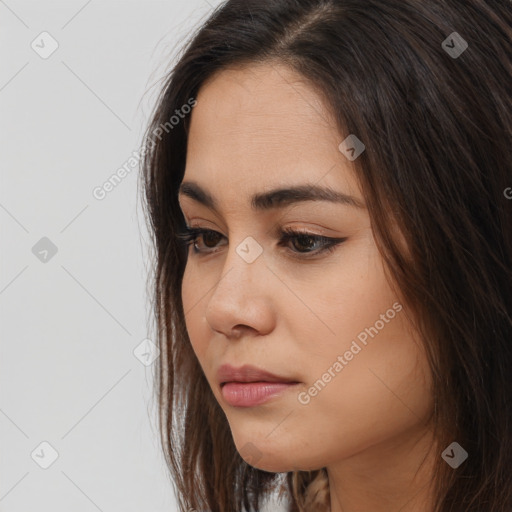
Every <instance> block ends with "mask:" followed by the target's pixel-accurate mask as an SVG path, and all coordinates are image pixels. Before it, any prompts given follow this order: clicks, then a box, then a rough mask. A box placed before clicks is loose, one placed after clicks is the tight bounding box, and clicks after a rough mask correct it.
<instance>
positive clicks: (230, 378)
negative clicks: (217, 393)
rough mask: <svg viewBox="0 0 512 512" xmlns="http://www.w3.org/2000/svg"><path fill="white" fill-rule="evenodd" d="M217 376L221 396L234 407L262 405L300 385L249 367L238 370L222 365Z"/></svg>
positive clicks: (285, 378)
mask: <svg viewBox="0 0 512 512" xmlns="http://www.w3.org/2000/svg"><path fill="white" fill-rule="evenodd" d="M217 376H218V382H219V385H220V389H221V393H222V396H223V397H224V399H225V401H226V402H227V403H228V404H229V405H232V406H234V407H253V406H256V405H260V404H263V403H265V402H267V401H269V400H270V399H271V398H274V397H277V396H279V395H281V394H282V393H283V392H285V391H287V390H289V389H290V388H293V387H295V386H296V385H298V384H300V382H299V381H297V380H296V379H293V378H288V377H284V376H279V375H275V374H273V373H270V372H267V371H266V370H263V369H261V368H257V367H255V366H250V365H245V366H241V367H239V368H235V367H233V366H230V365H222V366H221V367H220V368H219V371H218V374H217Z"/></svg>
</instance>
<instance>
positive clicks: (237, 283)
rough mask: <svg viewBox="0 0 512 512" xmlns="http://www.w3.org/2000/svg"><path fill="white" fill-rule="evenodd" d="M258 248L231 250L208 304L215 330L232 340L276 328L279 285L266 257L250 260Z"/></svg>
mask: <svg viewBox="0 0 512 512" xmlns="http://www.w3.org/2000/svg"><path fill="white" fill-rule="evenodd" d="M248 248H249V249H248ZM254 249H255V247H254V245H251V244H249V245H247V244H244V243H241V244H239V245H238V246H236V245H235V246H233V247H230V248H229V250H228V252H227V255H226V260H225V263H224V266H223V268H222V273H221V275H220V276H219V280H218V281H217V284H216V285H215V287H214V289H213V292H212V294H211V296H210V298H209V300H208V302H207V306H206V311H205V316H206V321H207V322H208V324H209V325H210V327H211V329H212V330H213V331H216V332H219V333H222V334H224V335H225V336H226V337H228V338H238V337H240V336H241V335H247V334H248V335H256V334H259V335H263V334H267V333H268V332H270V331H271V330H272V329H273V326H274V314H275V313H274V312H275V302H274V298H273V297H275V293H273V287H274V286H275V285H276V283H275V282H274V281H273V279H272V277H273V274H272V272H270V270H269V269H268V268H267V266H266V265H265V260H264V256H263V254H259V255H258V256H257V257H256V258H255V259H254V260H252V257H248V255H250V251H254ZM251 256H254V252H253V254H252V255H251ZM251 260H252V261H251ZM274 280H275V278H274Z"/></svg>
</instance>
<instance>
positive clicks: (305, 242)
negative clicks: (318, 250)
mask: <svg viewBox="0 0 512 512" xmlns="http://www.w3.org/2000/svg"><path fill="white" fill-rule="evenodd" d="M317 241H318V240H317V239H316V237H313V236H310V235H299V236H296V237H295V238H294V242H293V246H294V247H295V249H297V250H298V251H299V252H302V251H305V252H308V251H311V250H314V249H315V243H316V242H317ZM296 242H298V243H296Z"/></svg>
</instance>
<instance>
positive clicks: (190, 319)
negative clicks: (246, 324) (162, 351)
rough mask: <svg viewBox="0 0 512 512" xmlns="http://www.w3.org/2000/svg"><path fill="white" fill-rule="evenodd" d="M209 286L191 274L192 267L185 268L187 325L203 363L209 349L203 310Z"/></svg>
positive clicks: (184, 296) (182, 297)
mask: <svg viewBox="0 0 512 512" xmlns="http://www.w3.org/2000/svg"><path fill="white" fill-rule="evenodd" d="M208 289H209V286H208V287H207V286H206V285H205V283H204V281H203V282H202V284H201V279H200V278H199V276H198V275H197V272H191V270H190V266H189V265H187V266H186V267H185V272H184V274H183V280H182V286H181V299H182V303H183V311H184V313H185V324H186V328H187V333H188V336H189V339H190V342H191V344H192V348H193V349H194V352H195V354H196V356H197V358H198V359H199V362H200V363H201V362H202V360H203V358H204V354H205V351H206V349H207V336H206V333H207V329H208V325H207V324H206V321H205V318H204V314H202V312H203V308H204V301H205V300H206V298H205V297H204V295H205V294H206V292H207V290H208Z"/></svg>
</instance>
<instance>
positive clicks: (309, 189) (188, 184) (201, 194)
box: [178, 181, 365, 213]
mask: <svg viewBox="0 0 512 512" xmlns="http://www.w3.org/2000/svg"><path fill="white" fill-rule="evenodd" d="M178 195H184V196H186V197H189V198H190V199H193V200H194V201H196V202H198V203H200V204H202V205H204V206H206V207H207V208H209V209H210V210H213V211H214V212H216V213H218V210H219V208H218V204H217V201H216V200H215V198H214V197H213V196H212V195H211V194H210V193H209V192H208V191H207V190H205V189H203V188H202V187H201V186H200V185H199V184H197V183H196V182H194V181H184V182H183V183H182V184H181V185H180V188H179V191H178ZM302 201H329V202H331V203H338V204H344V205H348V206H354V207H356V208H365V205H364V204H363V203H362V202H361V201H360V200H359V199H357V198H356V197H353V196H350V195H348V194H344V193H342V192H338V191H336V190H333V189H332V188H329V187H319V186H318V185H308V184H304V185H296V186H293V187H286V188H277V189H272V190H269V191H267V192H261V193H257V194H254V195H253V196H252V197H251V208H252V209H253V210H254V211H264V210H270V209H273V208H284V207H285V206H288V205H290V204H293V203H298V202H302Z"/></svg>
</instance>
